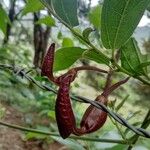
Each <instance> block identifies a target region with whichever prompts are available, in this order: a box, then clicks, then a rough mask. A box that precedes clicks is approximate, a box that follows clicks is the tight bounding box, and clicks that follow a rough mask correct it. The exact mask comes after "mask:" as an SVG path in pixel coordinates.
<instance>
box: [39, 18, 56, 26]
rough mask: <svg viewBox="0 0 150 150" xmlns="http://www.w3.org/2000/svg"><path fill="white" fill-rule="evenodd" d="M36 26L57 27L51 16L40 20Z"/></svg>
mask: <svg viewBox="0 0 150 150" xmlns="http://www.w3.org/2000/svg"><path fill="white" fill-rule="evenodd" d="M36 24H45V25H47V26H49V27H51V26H55V20H54V19H53V18H52V17H51V16H45V17H44V18H41V19H39V20H38V21H37V22H36Z"/></svg>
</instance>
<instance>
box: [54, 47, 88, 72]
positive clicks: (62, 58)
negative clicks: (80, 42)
mask: <svg viewBox="0 0 150 150" xmlns="http://www.w3.org/2000/svg"><path fill="white" fill-rule="evenodd" d="M84 51H85V49H82V48H80V47H65V48H61V49H59V50H57V51H56V54H55V60H54V71H59V70H63V69H67V68H68V67H70V66H71V65H72V64H73V63H74V62H76V61H77V60H78V59H79V58H81V56H82V53H83V52H84Z"/></svg>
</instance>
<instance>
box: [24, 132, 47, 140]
mask: <svg viewBox="0 0 150 150" xmlns="http://www.w3.org/2000/svg"><path fill="white" fill-rule="evenodd" d="M47 137H48V136H47V135H43V134H39V133H33V132H29V133H27V134H26V136H25V138H26V140H31V139H38V140H43V139H46V138H47Z"/></svg>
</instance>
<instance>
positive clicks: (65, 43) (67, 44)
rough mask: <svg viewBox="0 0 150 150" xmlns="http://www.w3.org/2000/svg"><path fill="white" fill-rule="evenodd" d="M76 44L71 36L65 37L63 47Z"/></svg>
mask: <svg viewBox="0 0 150 150" xmlns="http://www.w3.org/2000/svg"><path fill="white" fill-rule="evenodd" d="M73 46H74V43H73V41H72V39H70V38H67V37H65V38H63V41H62V47H73Z"/></svg>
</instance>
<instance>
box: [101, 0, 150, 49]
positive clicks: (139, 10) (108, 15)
mask: <svg viewBox="0 0 150 150" xmlns="http://www.w3.org/2000/svg"><path fill="white" fill-rule="evenodd" d="M149 3H150V0H105V1H104V4H103V8H102V24H101V34H102V42H103V45H104V46H105V48H107V49H119V48H120V47H121V46H122V45H124V43H125V42H126V41H127V40H128V39H129V38H130V36H131V35H132V34H133V32H134V30H135V28H136V27H137V25H138V23H139V21H140V19H141V17H142V15H143V13H144V11H145V9H146V8H147V5H148V4H149Z"/></svg>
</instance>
